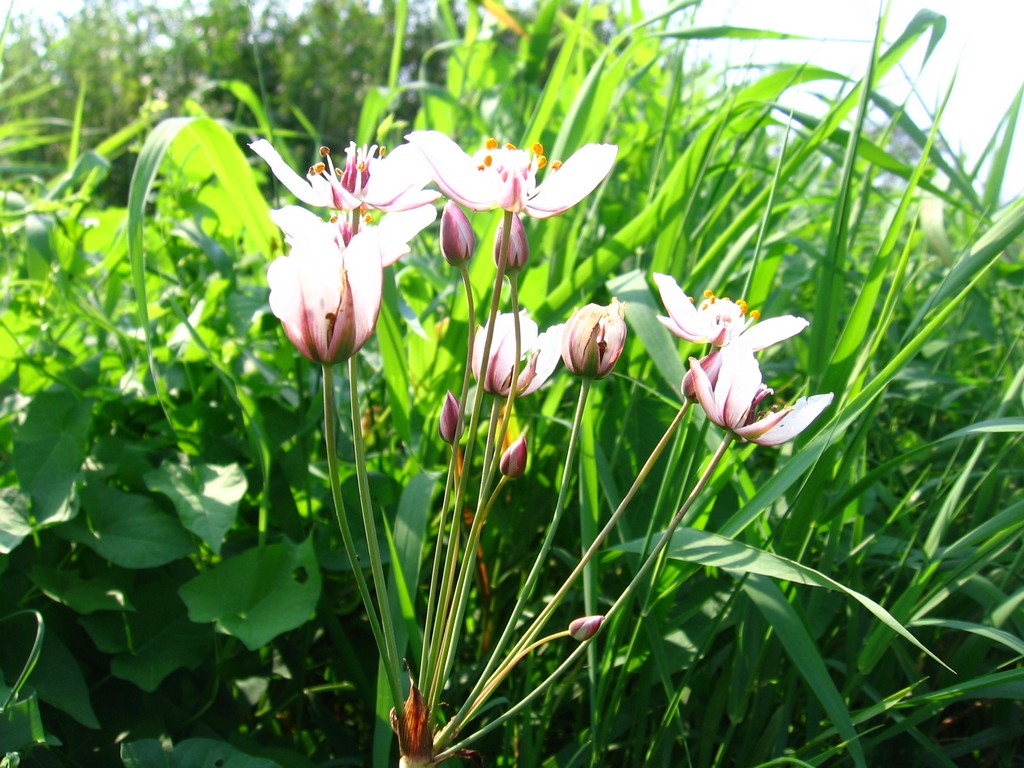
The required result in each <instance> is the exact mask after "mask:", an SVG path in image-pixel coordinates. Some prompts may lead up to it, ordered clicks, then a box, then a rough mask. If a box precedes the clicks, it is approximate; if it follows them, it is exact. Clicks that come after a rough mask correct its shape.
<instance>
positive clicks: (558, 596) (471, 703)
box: [434, 401, 710, 745]
mask: <svg viewBox="0 0 1024 768" xmlns="http://www.w3.org/2000/svg"><path fill="white" fill-rule="evenodd" d="M689 407H690V403H689V401H687V402H686V403H684V404H683V406H682V407H681V408H680V409H679V411H678V412H677V413H676V416H675V418H674V419H673V420H672V423H671V424H669V426H668V428H667V429H666V430H665V434H664V435H662V437H661V440H659V441H658V444H657V445H656V446H655V447H654V450H653V451H651V455H650V456H648V457H647V461H646V462H644V465H643V466H642V467H641V468H640V472H638V473H637V477H636V479H635V480H634V481H633V485H632V486H630V489H629V491H627V492H626V495H625V496H624V497H623V498H622V501H621V502H620V503H619V506H618V507H617V508H616V509H615V512H613V513H612V516H611V517H610V518H609V519H608V522H607V523H605V526H604V528H602V529H601V531H600V533H598V534H597V537H596V538H595V539H594V541H593V543H591V545H590V547H589V548H588V549H587V551H586V552H584V553H583V556H582V557H581V558H580V562H579V563H577V565H576V567H575V568H574V569H573V571H572V573H570V574H569V576H568V577H567V578H566V580H565V582H564V583H563V584H562V586H561V587H559V589H558V591H557V592H556V593H555V595H554V596H553V597H552V598H551V599H550V600H549V601H548V603H547V605H546V606H544V609H543V610H542V611H541V612H540V613H539V614H538V615H537V617H536V618H535V619H534V620H533V622H532V623H531V624H530V626H529V627H528V628H527V630H526V631H525V632H524V633H523V636H522V637H521V638H520V639H519V641H518V642H517V643H516V644H515V646H513V648H512V650H511V651H510V652H509V655H508V657H507V658H506V660H505V661H504V662H502V663H501V664H500V665H498V667H497V669H496V670H494V671H492V672H491V673H490V677H491V678H497V677H504V676H505V674H506V673H507V671H508V670H507V669H506V667H507V666H508V665H509V664H510V663H512V664H514V663H515V661H514V660H515V659H516V658H517V657H518V656H519V654H520V653H521V652H522V650H523V648H525V647H526V646H528V645H529V644H530V643H531V642H533V640H534V638H536V637H537V635H539V634H540V633H541V631H542V630H543V629H544V626H545V625H546V624H547V622H548V620H549V619H550V618H551V614H552V613H554V611H555V609H556V608H557V607H558V606H559V604H560V603H561V602H562V600H563V599H564V597H565V595H566V593H568V591H569V589H570V588H571V587H572V585H573V583H574V582H575V581H576V579H577V578H579V576H580V574H581V573H583V570H584V568H585V567H586V565H587V563H589V562H590V561H591V559H592V558H593V557H594V555H595V554H597V551H598V550H599V549H600V547H601V546H602V544H604V541H605V539H606V538H607V537H608V534H609V533H611V531H612V529H613V528H614V527H615V525H616V523H618V521H619V518H621V517H622V514H623V513H624V512H625V511H626V508H627V507H628V506H629V504H630V502H631V501H632V500H633V497H634V496H635V495H636V493H637V491H638V490H640V485H641V484H642V483H643V482H644V480H645V479H646V478H647V476H648V475H649V474H650V472H651V470H652V469H653V468H654V465H655V463H656V462H657V461H658V459H659V458H660V457H661V454H662V452H663V451H664V450H665V446H667V445H668V443H669V440H670V439H671V438H672V435H673V433H674V432H675V431H676V429H677V428H678V427H679V424H680V423H681V422H682V420H683V416H684V415H685V414H686V412H687V410H689ZM709 471H710V470H709ZM709 477H710V475H709ZM563 482H565V481H564V480H563ZM703 482H704V483H706V482H707V480H706V479H705V480H703ZM701 487H703V486H701ZM698 490H699V489H698ZM690 504H692V502H688V503H687V504H685V505H684V511H685V509H687V508H688V507H689V506H690ZM677 525H678V523H677ZM613 607H614V606H613ZM505 639H506V638H505V637H504V636H503V637H502V640H505ZM584 645H585V643H584ZM493 658H496V656H492V660H493ZM488 666H489V667H490V666H491V665H490V664H489V665H488ZM560 669H561V668H560ZM485 678H487V675H486V674H484V675H481V681H482V682H478V683H477V686H476V687H475V688H474V693H473V694H471V695H470V696H469V698H468V700H467V703H466V704H465V705H464V706H463V709H462V710H460V711H459V713H458V714H456V716H455V717H454V718H452V720H451V721H449V723H448V725H446V726H445V728H444V729H443V730H442V731H441V732H439V733H438V735H437V736H436V737H435V739H434V743H435V745H438V744H443V743H444V742H443V739H445V738H449V739H450V738H453V737H454V736H455V733H457V729H456V728H455V727H453V726H452V723H456V724H457V723H463V722H468V721H469V720H470V719H471V718H472V717H473V715H475V714H476V713H477V712H478V711H479V709H480V706H482V705H483V704H484V703H485V701H486V700H485V699H482V698H480V697H479V696H477V695H476V694H477V692H478V689H482V688H483V687H484V686H486V685H488V684H489V679H487V680H485ZM531 695H532V694H531ZM488 728H489V726H488Z"/></svg>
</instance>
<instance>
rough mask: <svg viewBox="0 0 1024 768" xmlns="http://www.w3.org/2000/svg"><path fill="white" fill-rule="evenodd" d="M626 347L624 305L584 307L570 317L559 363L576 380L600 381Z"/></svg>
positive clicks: (614, 303)
mask: <svg viewBox="0 0 1024 768" xmlns="http://www.w3.org/2000/svg"><path fill="white" fill-rule="evenodd" d="M625 346H626V320H625V305H623V304H622V302H620V301H619V300H618V299H612V303H611V304H609V305H608V306H607V307H602V306H601V305H600V304H587V306H585V307H583V309H578V310H576V311H575V312H573V313H572V317H570V318H569V322H568V323H566V324H565V332H564V333H563V335H562V360H564V361H565V367H566V368H568V369H569V371H570V372H572V373H574V374H576V375H577V376H587V377H589V378H593V379H603V378H604V377H605V376H607V375H608V374H609V373H611V372H612V369H613V368H614V367H615V363H616V361H617V360H618V359H619V355H621V354H622V350H623V348H624V347H625Z"/></svg>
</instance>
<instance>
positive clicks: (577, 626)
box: [569, 616, 604, 643]
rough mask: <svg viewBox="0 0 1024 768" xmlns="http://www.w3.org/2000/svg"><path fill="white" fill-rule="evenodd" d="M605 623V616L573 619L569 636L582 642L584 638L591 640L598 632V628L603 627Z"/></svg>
mask: <svg viewBox="0 0 1024 768" xmlns="http://www.w3.org/2000/svg"><path fill="white" fill-rule="evenodd" d="M603 623H604V616H583V617H582V618H579V619H573V620H572V621H571V622H570V623H569V636H570V637H571V638H572V639H573V640H576V641H577V642H580V643H582V642H583V641H584V640H589V639H590V638H592V637H593V636H594V635H596V634H597V630H598V629H600V628H601V625H602V624H603Z"/></svg>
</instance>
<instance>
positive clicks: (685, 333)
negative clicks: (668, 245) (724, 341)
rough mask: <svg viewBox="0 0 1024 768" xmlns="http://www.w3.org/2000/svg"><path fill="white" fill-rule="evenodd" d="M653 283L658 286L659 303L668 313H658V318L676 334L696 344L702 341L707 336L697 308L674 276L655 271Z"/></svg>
mask: <svg viewBox="0 0 1024 768" xmlns="http://www.w3.org/2000/svg"><path fill="white" fill-rule="evenodd" d="M654 284H655V285H657V286H658V293H659V294H660V295H661V303H662V304H664V305H665V310H666V311H667V312H668V314H669V317H662V316H660V315H659V316H658V319H659V320H660V321H661V322H662V323H663V324H664V325H665V327H666V328H668V329H669V330H670V331H672V333H674V334H675V335H676V336H679V337H680V338H683V339H686V340H687V341H693V342H696V343H698V344H700V343H703V342H704V341H705V339H706V338H707V335H706V332H705V328H704V324H703V323H701V321H700V316H699V315H698V313H697V308H696V307H695V306H694V305H693V302H692V301H691V300H690V298H689V297H688V296H687V295H686V293H685V292H684V291H683V289H682V288H680V287H679V284H678V283H676V281H675V278H673V277H671V276H670V275H663V274H660V273H658V272H656V273H655V274H654Z"/></svg>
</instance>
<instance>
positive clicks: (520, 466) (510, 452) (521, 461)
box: [498, 435, 526, 479]
mask: <svg viewBox="0 0 1024 768" xmlns="http://www.w3.org/2000/svg"><path fill="white" fill-rule="evenodd" d="M498 467H499V468H500V469H501V474H503V475H505V476H506V477H511V478H512V479H515V478H517V477H522V475H523V472H524V470H525V469H526V435H520V436H519V437H517V438H516V439H515V441H514V442H513V443H512V445H510V446H509V447H508V448H506V449H505V452H504V453H503V454H501V462H500V463H499V464H498Z"/></svg>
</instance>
